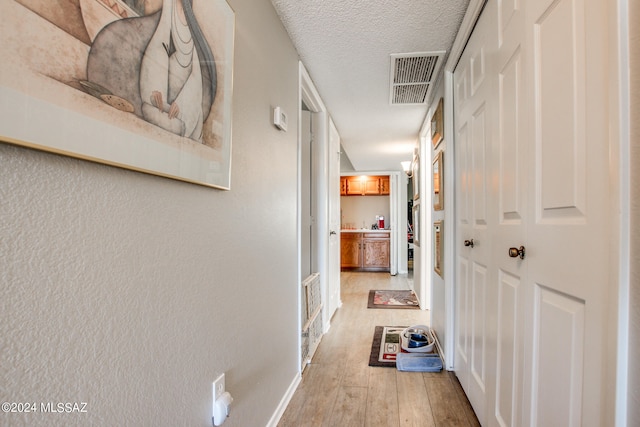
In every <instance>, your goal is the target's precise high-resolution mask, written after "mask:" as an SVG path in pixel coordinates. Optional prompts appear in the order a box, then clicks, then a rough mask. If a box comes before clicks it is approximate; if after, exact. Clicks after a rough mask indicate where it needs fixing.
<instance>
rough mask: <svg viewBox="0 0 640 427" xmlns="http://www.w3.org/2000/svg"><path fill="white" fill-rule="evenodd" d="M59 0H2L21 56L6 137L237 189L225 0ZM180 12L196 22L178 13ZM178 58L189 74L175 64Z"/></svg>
mask: <svg viewBox="0 0 640 427" xmlns="http://www.w3.org/2000/svg"><path fill="white" fill-rule="evenodd" d="M25 3H28V6H25ZM59 3H61V2H52V1H50V0H31V1H29V2H23V1H4V2H0V16H2V18H3V19H2V21H3V26H2V27H0V39H2V41H3V43H1V44H0V55H1V56H2V57H3V58H11V60H10V61H5V62H4V63H3V66H2V67H3V70H2V71H3V72H2V73H0V99H2V100H3V102H2V103H0V116H2V120H0V143H9V144H14V145H19V146H24V147H29V148H35V149H39V150H43V151H48V152H52V153H57V154H62V155H65V156H70V157H75V158H79V159H84V160H89V161H93V162H97V163H102V164H107V165H111V166H116V167H121V168H125V169H131V170H135V171H138V172H144V173H148V174H152V175H157V176H162V177H166V178H172V179H176V180H181V181H185V182H190V183H194V184H199V185H204V186H207V187H213V188H218V189H223V190H229V189H230V179H231V130H232V126H231V119H232V105H231V101H232V89H233V86H232V80H233V79H232V77H233V61H234V39H235V12H234V11H233V10H232V9H231V7H230V6H229V4H228V3H227V2H226V0H211V1H206V2H203V1H196V2H194V3H195V4H192V2H191V1H188V2H187V0H167V1H165V2H164V3H163V2H162V1H160V2H155V3H153V4H152V3H151V2H146V1H140V0H135V1H134V0H110V1H109V2H108V3H109V4H111V5H112V7H111V8H109V7H107V6H106V5H105V4H104V3H105V2H104V1H103V0H75V1H66V2H62V3H64V7H62V6H61V5H60V4H59ZM165 5H172V6H171V7H167V10H163V8H164V7H165ZM174 6H175V8H174ZM191 6H193V7H191ZM174 10H184V16H185V20H186V22H182V21H180V23H178V22H177V21H172V20H171V19H170V18H171V16H172V13H174V12H173V11H174ZM63 12H64V13H63ZM175 13H177V12H175ZM165 17H166V19H165ZM175 31H179V32H180V33H181V34H183V35H185V39H184V40H183V42H184V43H183V44H182V45H180V46H177V45H175V44H174V42H173V39H171V40H169V38H170V36H169V35H170V34H173V33H174V32H175ZM187 34H188V37H186V35H187ZM14 35H18V36H15V37H14ZM177 57H180V58H181V59H177V61H180V60H182V61H184V64H187V65H184V64H183V63H180V65H181V66H182V67H184V69H187V68H188V67H191V72H190V73H189V74H187V73H177V72H176V69H175V67H173V66H172V67H171V68H170V67H169V65H168V63H169V58H172V61H173V58H177ZM190 61H191V62H190Z"/></svg>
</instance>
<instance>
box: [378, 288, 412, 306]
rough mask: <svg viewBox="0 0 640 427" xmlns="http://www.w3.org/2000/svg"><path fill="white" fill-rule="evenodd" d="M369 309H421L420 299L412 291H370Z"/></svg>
mask: <svg viewBox="0 0 640 427" xmlns="http://www.w3.org/2000/svg"><path fill="white" fill-rule="evenodd" d="M367 308H409V309H419V308H420V304H418V297H417V296H416V294H415V293H414V292H413V291H411V290H382V291H376V290H371V291H369V301H368V304H367Z"/></svg>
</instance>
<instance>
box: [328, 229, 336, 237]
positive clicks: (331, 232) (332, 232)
mask: <svg viewBox="0 0 640 427" xmlns="http://www.w3.org/2000/svg"><path fill="white" fill-rule="evenodd" d="M333 234H337V233H336V232H335V231H333V230H331V231H330V232H329V236H331V235H333Z"/></svg>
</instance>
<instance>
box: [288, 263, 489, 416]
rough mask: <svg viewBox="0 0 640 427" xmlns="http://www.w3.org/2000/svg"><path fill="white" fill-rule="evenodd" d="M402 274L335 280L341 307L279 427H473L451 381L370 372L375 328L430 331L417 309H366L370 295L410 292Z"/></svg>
mask: <svg viewBox="0 0 640 427" xmlns="http://www.w3.org/2000/svg"><path fill="white" fill-rule="evenodd" d="M410 280H411V278H408V277H407V276H406V275H398V276H390V275H389V274H388V273H355V272H354V273H352V272H343V273H342V274H341V296H342V307H341V308H340V309H338V311H337V312H336V314H335V316H334V317H333V319H332V322H331V329H330V330H329V332H328V333H327V334H325V336H324V337H323V339H322V341H321V342H320V345H319V347H318V350H317V351H316V353H315V355H314V357H313V359H312V361H311V364H309V365H308V366H307V367H306V369H305V370H304V373H303V375H302V381H301V383H300V385H299V387H298V389H297V390H296V392H295V394H294V395H293V397H292V399H291V402H290V403H289V405H288V407H287V409H286V411H285V413H284V414H283V416H282V419H281V420H280V422H279V423H278V426H281V427H289V426H295V427H298V426H340V427H343V426H366V427H371V426H384V427H390V426H421V427H422V426H479V425H480V424H479V423H478V420H477V418H476V417H475V414H474V413H473V410H472V409H471V406H470V404H469V401H468V400H467V398H466V396H465V394H464V392H463V391H462V388H461V387H460V384H459V383H458V381H457V379H456V378H455V375H454V374H453V373H449V372H447V371H442V372H440V373H418V372H399V371H397V370H396V369H394V368H380V367H370V366H369V365H368V364H369V354H370V352H371V341H372V338H373V331H374V329H375V326H410V325H416V324H422V325H428V321H429V313H428V312H427V311H422V310H404V309H395V310H392V309H367V296H368V294H369V290H371V289H409V281H410Z"/></svg>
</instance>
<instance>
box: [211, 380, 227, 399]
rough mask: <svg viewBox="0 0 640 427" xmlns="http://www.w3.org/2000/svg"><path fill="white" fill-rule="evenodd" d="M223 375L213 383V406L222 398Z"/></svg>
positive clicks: (223, 389)
mask: <svg viewBox="0 0 640 427" xmlns="http://www.w3.org/2000/svg"><path fill="white" fill-rule="evenodd" d="M224 391H225V388H224V374H221V375H220V376H219V377H218V379H216V380H215V381H214V382H213V404H214V405H215V403H216V400H218V399H219V398H220V396H222V394H223V393H224Z"/></svg>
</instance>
